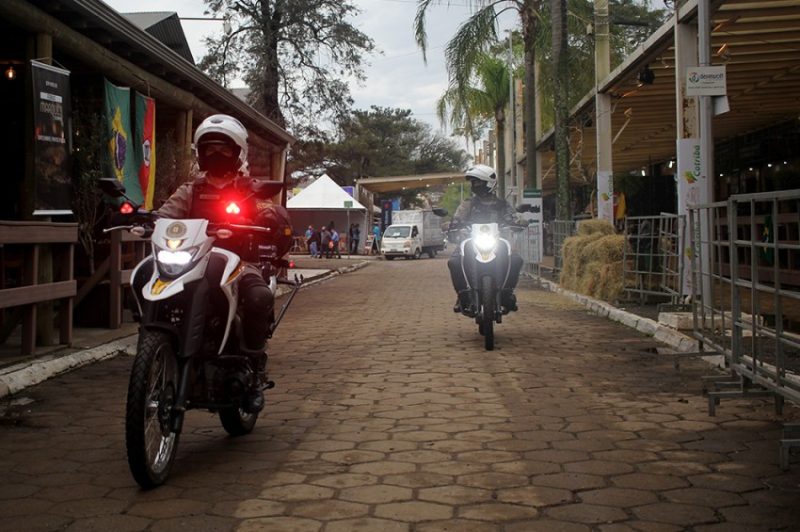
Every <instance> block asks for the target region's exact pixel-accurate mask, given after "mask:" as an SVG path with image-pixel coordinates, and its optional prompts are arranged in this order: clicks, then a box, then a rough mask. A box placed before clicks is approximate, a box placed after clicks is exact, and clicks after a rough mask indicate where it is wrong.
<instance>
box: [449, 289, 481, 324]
mask: <svg viewBox="0 0 800 532" xmlns="http://www.w3.org/2000/svg"><path fill="white" fill-rule="evenodd" d="M453 312H460V313H461V314H464V315H466V316H469V317H470V318H474V317H475V314H476V311H475V305H474V304H473V303H472V290H461V291H460V292H458V298H457V299H456V304H455V305H454V306H453Z"/></svg>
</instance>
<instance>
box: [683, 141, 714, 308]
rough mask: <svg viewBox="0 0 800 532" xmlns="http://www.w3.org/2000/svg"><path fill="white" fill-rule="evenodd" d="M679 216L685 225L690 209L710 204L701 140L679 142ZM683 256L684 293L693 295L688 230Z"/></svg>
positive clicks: (684, 234) (684, 240)
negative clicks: (701, 153) (692, 206)
mask: <svg viewBox="0 0 800 532" xmlns="http://www.w3.org/2000/svg"><path fill="white" fill-rule="evenodd" d="M677 151H678V166H677V169H678V176H677V179H678V215H679V216H682V220H684V222H683V223H684V224H685V223H686V220H688V207H689V206H691V205H702V204H705V203H708V201H709V198H708V197H707V193H706V190H707V189H708V188H707V187H706V183H705V182H706V179H707V177H706V176H704V175H702V173H703V172H702V168H703V165H702V159H701V156H700V139H679V140H678V150H677ZM680 234H682V235H683V242H681V256H682V257H683V293H684V294H691V293H692V253H693V252H692V248H691V241H690V235H689V231H688V228H686V227H684V228H683V230H682V231H681V232H680Z"/></svg>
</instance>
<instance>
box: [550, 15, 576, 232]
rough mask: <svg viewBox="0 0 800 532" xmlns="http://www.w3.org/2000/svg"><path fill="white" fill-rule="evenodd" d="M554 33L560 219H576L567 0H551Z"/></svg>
mask: <svg viewBox="0 0 800 532" xmlns="http://www.w3.org/2000/svg"><path fill="white" fill-rule="evenodd" d="M550 16H551V21H552V26H551V27H552V30H553V31H552V35H553V71H554V72H555V76H553V77H554V81H555V91H553V104H554V107H555V148H556V183H557V185H556V186H557V188H556V218H557V219H559V220H570V219H572V212H571V210H572V208H571V202H570V190H569V128H568V124H567V121H568V119H569V116H568V112H567V98H568V96H567V93H568V90H569V88H568V85H569V66H568V63H567V53H568V51H569V48H568V45H567V0H550Z"/></svg>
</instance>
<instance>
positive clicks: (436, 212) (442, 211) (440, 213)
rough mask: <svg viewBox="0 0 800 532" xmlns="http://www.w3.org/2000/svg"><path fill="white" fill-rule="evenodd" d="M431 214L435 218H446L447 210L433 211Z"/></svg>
mask: <svg viewBox="0 0 800 532" xmlns="http://www.w3.org/2000/svg"><path fill="white" fill-rule="evenodd" d="M433 214H435V215H436V216H447V209H433Z"/></svg>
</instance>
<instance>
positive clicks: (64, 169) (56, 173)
mask: <svg viewBox="0 0 800 532" xmlns="http://www.w3.org/2000/svg"><path fill="white" fill-rule="evenodd" d="M31 80H32V82H33V105H34V108H33V128H34V135H33V139H34V140H33V151H34V153H33V160H34V165H33V179H34V187H35V194H34V211H33V214H34V215H41V216H53V215H64V214H72V207H71V204H72V201H71V200H72V178H71V173H70V160H69V159H70V157H69V155H70V151H71V149H72V147H71V146H70V142H69V141H70V137H69V135H70V131H69V128H70V119H71V116H72V110H71V109H70V88H69V71H68V70H64V69H62V68H56V67H53V66H50V65H47V64H45V63H40V62H38V61H31Z"/></svg>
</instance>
